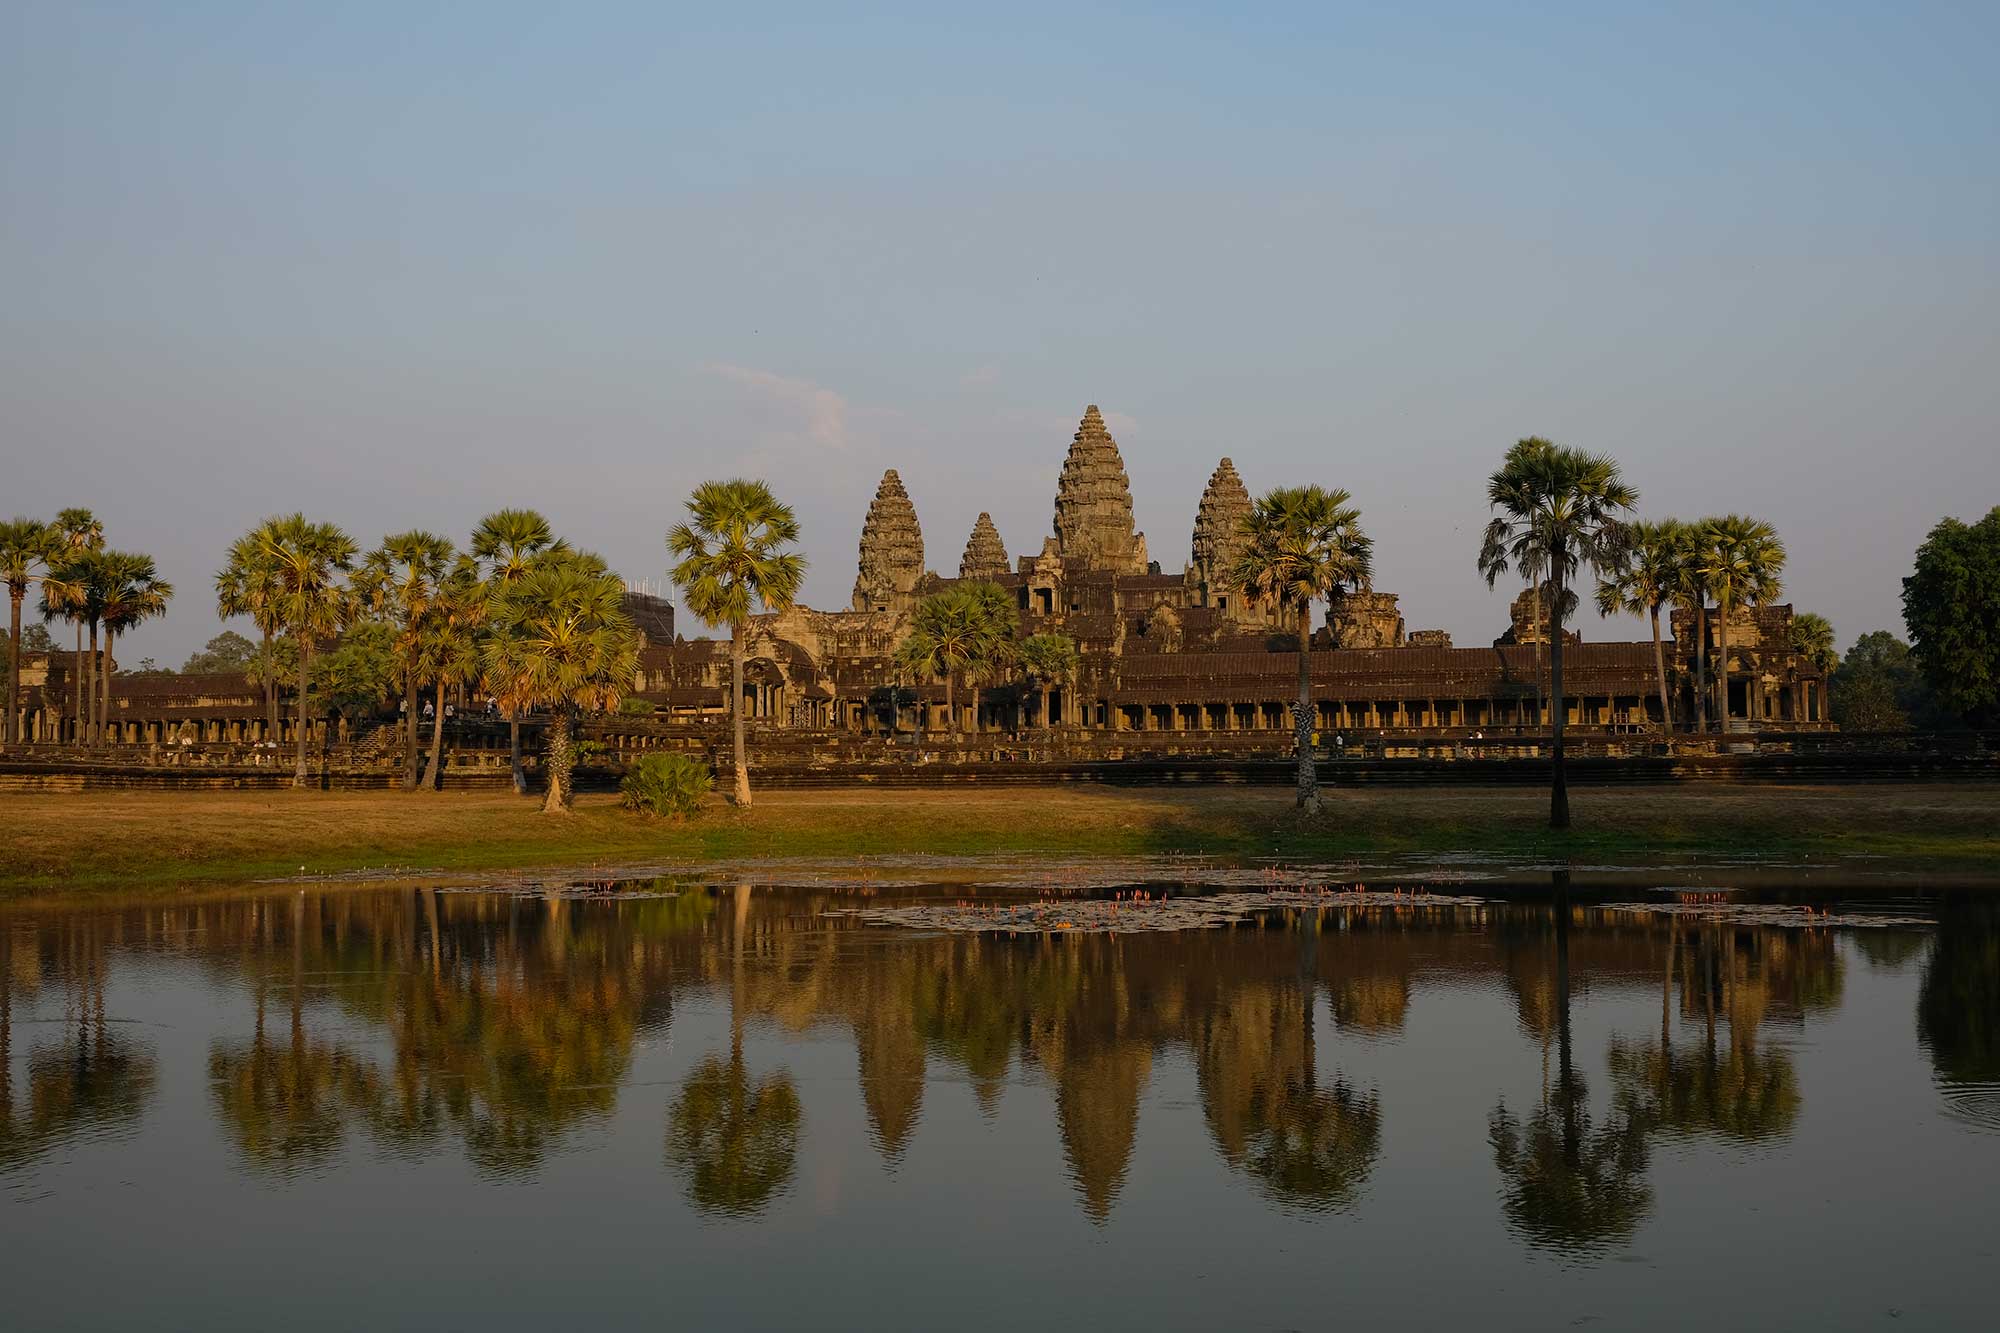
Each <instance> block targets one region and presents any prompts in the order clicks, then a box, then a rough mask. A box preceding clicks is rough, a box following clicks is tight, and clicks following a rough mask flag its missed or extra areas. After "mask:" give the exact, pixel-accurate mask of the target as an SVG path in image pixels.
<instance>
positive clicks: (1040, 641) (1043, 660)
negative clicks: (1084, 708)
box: [1019, 634, 1079, 727]
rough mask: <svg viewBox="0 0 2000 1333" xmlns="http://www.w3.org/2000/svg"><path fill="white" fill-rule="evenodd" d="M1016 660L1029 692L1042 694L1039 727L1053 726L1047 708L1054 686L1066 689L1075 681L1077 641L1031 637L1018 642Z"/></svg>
mask: <svg viewBox="0 0 2000 1333" xmlns="http://www.w3.org/2000/svg"><path fill="white" fill-rule="evenodd" d="M1019 658H1020V663H1021V675H1022V677H1023V678H1024V679H1025V680H1026V681H1027V683H1028V686H1029V688H1030V689H1039V690H1040V691H1041V694H1042V725H1043V726H1045V727H1053V726H1055V725H1056V721H1057V719H1056V718H1055V717H1054V716H1053V715H1052V713H1051V711H1050V708H1049V705H1050V703H1051V702H1052V700H1053V691H1054V687H1055V686H1058V685H1061V686H1063V687H1064V688H1065V689H1067V688H1069V687H1070V686H1071V685H1072V684H1074V682H1075V680H1076V669H1077V664H1078V660H1079V659H1078V655H1077V651H1076V640H1075V639H1072V638H1070V637H1069V635H1067V634H1031V635H1029V636H1028V637H1027V638H1025V639H1023V640H1021V646H1020V649H1019Z"/></svg>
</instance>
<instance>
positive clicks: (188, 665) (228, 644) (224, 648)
mask: <svg viewBox="0 0 2000 1333" xmlns="http://www.w3.org/2000/svg"><path fill="white" fill-rule="evenodd" d="M256 657H257V645H256V644H254V643H252V642H250V640H248V639H246V638H244V637H243V636H242V635H241V634H238V633H237V632H236V631H235V630H233V629H226V630H224V631H222V633H220V634H218V635H216V636H215V637H214V638H212V639H210V640H209V641H208V642H207V643H206V644H205V645H203V647H202V649H201V651H199V652H194V653H189V654H188V659H187V661H185V662H183V663H181V674H183V675H188V676H215V675H222V674H224V673H226V672H231V671H248V670H249V669H250V663H251V662H252V661H254V660H255V659H256Z"/></svg>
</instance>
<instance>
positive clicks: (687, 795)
mask: <svg viewBox="0 0 2000 1333" xmlns="http://www.w3.org/2000/svg"><path fill="white" fill-rule="evenodd" d="M714 786H715V775H714V774H712V773H710V772H709V770H708V765H707V764H704V763H702V762H701V760H699V759H692V758H690V757H688V756H687V755H684V754H649V755H646V756H645V757H644V758H642V759H640V760H639V761H638V762H636V763H634V764H633V765H632V767H630V768H629V769H627V770H626V771H625V779H624V781H622V782H620V783H619V784H618V790H619V792H620V793H622V795H623V798H624V802H625V808H626V809H628V810H639V811H643V812H645V813H647V814H653V815H658V816H660V817H661V818H663V819H692V818H694V817H695V816H696V815H698V814H700V813H701V803H702V799H703V798H704V797H706V796H707V795H708V793H709V791H710V789H712V788H713V787H714Z"/></svg>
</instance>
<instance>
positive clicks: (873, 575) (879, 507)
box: [854, 468, 924, 611]
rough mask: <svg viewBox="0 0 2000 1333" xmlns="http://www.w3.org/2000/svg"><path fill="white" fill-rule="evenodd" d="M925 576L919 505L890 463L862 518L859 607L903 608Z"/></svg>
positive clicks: (856, 585) (856, 603)
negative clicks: (865, 515)
mask: <svg viewBox="0 0 2000 1333" xmlns="http://www.w3.org/2000/svg"><path fill="white" fill-rule="evenodd" d="M923 576H924V534H923V532H922V530H920V529H919V528H918V527H917V507H916V506H915V505H913V504H911V503H910V493H909V492H908V491H906V490H904V489H903V479H902V478H901V477H899V476H897V475H896V469H894V468H890V469H889V470H888V471H887V472H884V473H883V474H882V484H881V485H880V486H877V487H876V488H875V499H874V500H873V501H871V502H870V503H869V506H868V517H867V519H866V520H865V521H863V523H862V524H861V571H860V573H859V574H858V575H857V576H856V577H855V580H854V609H855V610H856V611H901V610H904V609H906V608H908V607H909V606H910V605H911V604H912V603H913V602H914V601H915V600H916V598H915V593H916V587H917V583H918V581H919V580H920V579H922V578H923Z"/></svg>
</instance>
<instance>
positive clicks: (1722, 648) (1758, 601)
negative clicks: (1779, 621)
mask: <svg viewBox="0 0 2000 1333" xmlns="http://www.w3.org/2000/svg"><path fill="white" fill-rule="evenodd" d="M1702 529H1703V532H1702V538H1701V547H1702V559H1701V572H1702V577H1703V580H1704V582H1705V583H1706V585H1707V590H1708V593H1709V595H1710V596H1712V597H1714V598H1715V639H1716V642H1715V691H1716V704H1715V724H1716V730H1717V731H1721V732H1727V731H1728V730H1729V612H1730V609H1731V608H1732V607H1737V606H1762V605H1763V604H1764V603H1765V602H1768V601H1770V600H1771V599H1772V598H1774V597H1776V596H1777V595H1778V593H1779V591H1780V590H1781V588H1782V584H1781V583H1780V580H1779V576H1780V575H1781V574H1782V573H1783V571H1784V568H1785V544H1784V543H1783V542H1781V541H1779V540H1778V531H1777V529H1776V528H1773V527H1772V526H1771V525H1770V524H1769V523H1765V522H1762V521H1760V520H1758V519H1754V518H1745V517H1744V516H1743V515H1741V514H1725V515H1724V516H1723V517H1721V518H1712V519H1709V520H1708V521H1707V522H1706V523H1705V524H1703V525H1702ZM1743 711H1744V714H1745V717H1746V719H1754V717H1755V716H1756V709H1755V707H1754V706H1753V704H1752V701H1751V700H1750V699H1749V698H1748V697H1746V698H1745V699H1744V701H1743Z"/></svg>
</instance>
